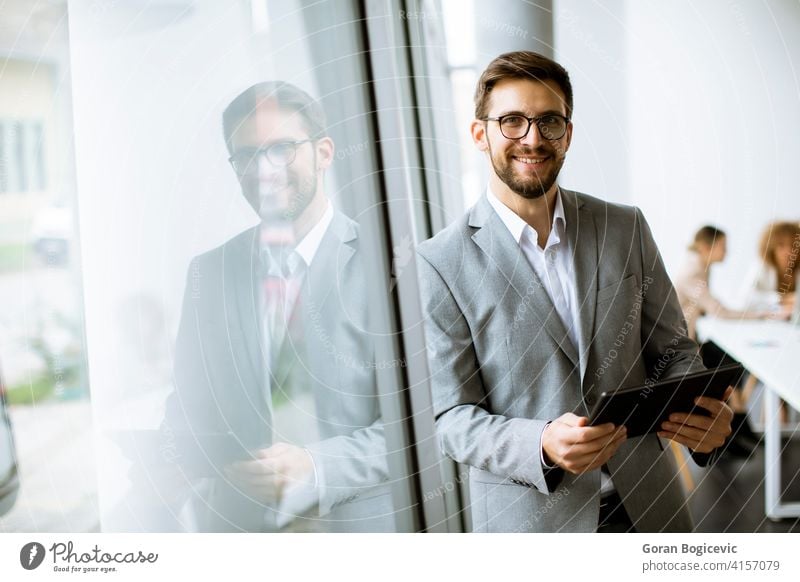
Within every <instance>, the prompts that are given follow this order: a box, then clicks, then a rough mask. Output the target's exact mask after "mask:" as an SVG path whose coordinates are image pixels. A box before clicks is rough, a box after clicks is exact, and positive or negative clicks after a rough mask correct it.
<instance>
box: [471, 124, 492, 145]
mask: <svg viewBox="0 0 800 582" xmlns="http://www.w3.org/2000/svg"><path fill="white" fill-rule="evenodd" d="M469 131H470V133H471V134H472V141H473V142H474V143H475V147H477V148H478V149H479V150H480V151H482V152H485V151H487V150H488V149H489V142H488V141H487V140H486V122H485V121H481V120H480V119H475V120H473V121H472V124H471V125H470V126H469Z"/></svg>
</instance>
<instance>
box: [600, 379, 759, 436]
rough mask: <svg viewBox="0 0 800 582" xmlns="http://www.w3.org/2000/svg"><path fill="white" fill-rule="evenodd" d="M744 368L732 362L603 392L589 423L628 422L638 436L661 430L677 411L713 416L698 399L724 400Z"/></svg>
mask: <svg viewBox="0 0 800 582" xmlns="http://www.w3.org/2000/svg"><path fill="white" fill-rule="evenodd" d="M743 371H744V369H743V368H742V366H741V365H739V364H729V365H725V366H720V367H718V368H713V369H710V370H705V371H703V372H696V373H694V374H685V375H682V376H676V377H673V378H668V379H666V380H661V381H660V382H653V383H650V384H646V385H644V386H637V387H634V388H622V389H620V390H614V391H613V392H603V393H602V394H600V398H598V400H597V403H595V405H594V408H593V409H592V412H591V414H590V415H589V424H591V425H593V426H596V425H599V424H605V423H607V422H613V423H614V424H615V425H617V426H619V425H623V424H624V425H625V427H626V428H627V429H628V437H634V436H640V435H643V434H647V433H650V432H656V431H659V430H661V423H662V422H664V421H665V420H667V419H668V418H669V415H670V414H672V413H673V412H688V413H690V414H699V415H702V416H711V413H710V412H709V411H708V410H706V409H705V408H701V407H699V406H696V405H695V404H694V399H695V398H697V397H698V396H708V397H710V398H716V399H718V400H721V399H722V396H723V395H724V394H725V390H726V389H727V388H728V386H730V385H732V384H734V383H735V382H736V380H737V379H738V378H739V377H740V376H741V375H742V373H743Z"/></svg>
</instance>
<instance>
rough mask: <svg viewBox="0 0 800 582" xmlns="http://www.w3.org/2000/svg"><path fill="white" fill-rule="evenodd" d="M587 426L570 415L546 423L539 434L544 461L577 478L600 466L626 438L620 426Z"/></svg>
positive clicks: (579, 419)
mask: <svg viewBox="0 0 800 582" xmlns="http://www.w3.org/2000/svg"><path fill="white" fill-rule="evenodd" d="M588 424H589V419H588V418H586V417H585V416H576V415H574V414H572V413H571V412H568V413H566V414H562V415H561V416H559V417H558V418H557V419H555V420H554V421H553V422H551V423H550V424H548V425H547V428H546V429H545V430H544V432H543V433H542V450H543V451H544V455H545V460H546V461H547V462H548V463H549V464H555V465H558V466H559V467H561V468H562V469H564V470H565V471H569V472H570V473H574V474H576V475H578V474H580V473H585V472H587V471H592V470H594V469H596V468H598V467H600V466H601V465H603V464H604V463H605V462H606V461H608V460H609V459H610V458H611V457H612V456H613V455H614V453H616V452H617V449H618V448H619V446H620V445H621V444H622V443H623V442H625V439H626V438H627V430H626V429H625V427H624V426H620V427H617V426H614V425H613V424H612V423H610V422H609V423H607V424H601V425H599V426H587V425H588Z"/></svg>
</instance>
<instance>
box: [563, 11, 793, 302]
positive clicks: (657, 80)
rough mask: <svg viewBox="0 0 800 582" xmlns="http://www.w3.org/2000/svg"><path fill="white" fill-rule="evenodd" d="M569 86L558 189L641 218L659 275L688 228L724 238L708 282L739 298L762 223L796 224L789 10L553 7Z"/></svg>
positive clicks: (671, 265)
mask: <svg viewBox="0 0 800 582" xmlns="http://www.w3.org/2000/svg"><path fill="white" fill-rule="evenodd" d="M554 17H555V19H556V22H557V26H556V49H557V50H556V58H557V59H558V60H560V62H562V63H563V64H564V65H565V66H567V68H568V69H569V70H570V73H571V75H572V78H573V83H574V85H575V101H576V111H575V123H576V130H575V131H576V135H575V141H574V143H573V149H572V150H571V152H570V156H569V160H568V162H567V165H566V166H565V171H564V179H563V180H562V183H564V184H565V185H566V186H568V187H575V188H577V189H581V190H584V191H587V192H589V193H593V194H597V195H600V196H601V197H604V198H607V199H608V200H614V201H621V202H629V203H633V204H636V205H638V206H640V207H642V209H643V210H644V212H645V215H646V216H647V218H648V220H649V222H650V224H651V226H652V228H653V231H654V233H655V236H656V239H657V241H658V243H659V247H660V248H661V251H662V254H663V255H664V259H665V261H666V263H667V267H668V269H669V270H670V272H671V273H673V274H674V272H675V270H676V269H677V268H678V267H679V265H680V263H681V261H682V259H683V256H684V253H685V248H686V246H687V244H688V243H689V242H690V239H691V236H692V235H693V233H694V231H695V230H696V229H697V228H698V227H700V226H702V225H703V224H706V223H711V224H714V225H717V226H719V227H721V228H722V229H724V230H725V231H727V232H728V235H729V237H728V238H729V240H728V244H729V256H728V260H727V261H726V263H724V264H723V265H721V266H718V267H716V268H715V271H716V272H715V276H714V278H713V280H712V286H713V287H714V289H715V291H716V292H717V293H718V294H719V296H720V297H722V298H723V299H728V300H731V301H733V300H734V298H735V297H736V296H737V295H738V294H739V293H738V289H739V287H740V286H741V280H742V277H743V273H744V272H745V271H747V270H748V267H749V266H750V265H751V263H753V262H754V261H756V260H757V251H756V247H757V241H758V238H759V235H760V232H761V230H762V229H763V227H764V225H765V224H766V223H767V222H768V221H770V220H771V219H774V218H778V217H780V218H790V219H798V218H800V195H798V189H799V186H798V185H800V164H799V163H798V160H800V79H799V77H800V74H798V68H799V67H798V65H800V4H798V3H797V2H793V1H792V0H776V1H772V2H769V3H766V2H763V3H762V2H736V1H732V0H705V1H703V2H697V1H692V0H671V1H670V2H663V1H659V0H635V1H634V0H614V1H608V2H602V3H597V2H594V3H588V2H580V1H578V0H558V2H556V6H555V15H554Z"/></svg>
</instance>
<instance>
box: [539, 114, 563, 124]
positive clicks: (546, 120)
mask: <svg viewBox="0 0 800 582" xmlns="http://www.w3.org/2000/svg"><path fill="white" fill-rule="evenodd" d="M539 123H543V124H544V125H559V124H560V123H561V120H560V119H559V118H558V117H556V116H555V115H543V116H542V117H540V118H539Z"/></svg>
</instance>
